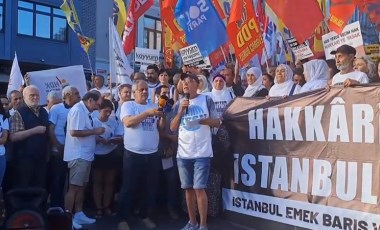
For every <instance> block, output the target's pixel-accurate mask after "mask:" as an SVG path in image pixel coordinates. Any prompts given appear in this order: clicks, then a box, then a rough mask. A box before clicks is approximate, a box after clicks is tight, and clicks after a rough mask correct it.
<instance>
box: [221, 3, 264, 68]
mask: <svg viewBox="0 0 380 230" xmlns="http://www.w3.org/2000/svg"><path fill="white" fill-rule="evenodd" d="M227 33H228V36H229V37H230V41H231V43H232V45H233V46H234V48H235V54H236V58H237V59H238V60H239V64H240V65H242V66H243V65H244V64H245V63H247V62H249V60H251V59H252V57H253V56H255V54H257V53H259V52H261V51H262V50H263V47H264V42H263V39H262V37H261V34H260V28H259V25H258V24H257V22H256V16H255V10H254V9H253V3H252V1H251V0H235V1H233V4H232V7H231V15H230V18H229V20H228V25H227Z"/></svg>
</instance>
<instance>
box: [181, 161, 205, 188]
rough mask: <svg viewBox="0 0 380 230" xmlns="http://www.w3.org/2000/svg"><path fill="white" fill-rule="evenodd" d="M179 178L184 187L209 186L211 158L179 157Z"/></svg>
mask: <svg viewBox="0 0 380 230" xmlns="http://www.w3.org/2000/svg"><path fill="white" fill-rule="evenodd" d="M177 165H178V172H179V178H180V180H181V188H183V189H189V188H193V189H205V188H207V181H208V176H209V174H210V158H209V157H205V158H196V159H182V158H177Z"/></svg>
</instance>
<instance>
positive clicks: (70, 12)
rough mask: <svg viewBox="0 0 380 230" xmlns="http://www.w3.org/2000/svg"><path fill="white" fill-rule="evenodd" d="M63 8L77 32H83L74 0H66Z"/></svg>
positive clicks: (68, 21)
mask: <svg viewBox="0 0 380 230" xmlns="http://www.w3.org/2000/svg"><path fill="white" fill-rule="evenodd" d="M61 10H62V11H63V12H64V13H65V15H66V19H67V23H68V24H69V26H70V27H71V29H73V30H74V32H75V33H81V30H82V29H81V27H80V23H79V19H78V15H77V12H76V10H75V7H74V3H73V1H72V0H69V2H67V0H64V1H63V3H62V5H61Z"/></svg>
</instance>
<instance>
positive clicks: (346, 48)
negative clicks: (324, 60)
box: [330, 45, 356, 55]
mask: <svg viewBox="0 0 380 230" xmlns="http://www.w3.org/2000/svg"><path fill="white" fill-rule="evenodd" d="M336 53H342V54H353V55H356V49H355V48H354V47H352V46H349V45H342V46H339V47H338V49H336V50H333V51H331V52H330V54H332V55H335V54H336Z"/></svg>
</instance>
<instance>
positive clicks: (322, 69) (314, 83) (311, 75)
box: [299, 59, 329, 93]
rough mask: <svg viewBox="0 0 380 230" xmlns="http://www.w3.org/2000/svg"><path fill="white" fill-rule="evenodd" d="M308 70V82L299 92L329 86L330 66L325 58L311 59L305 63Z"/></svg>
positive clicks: (306, 70)
mask: <svg viewBox="0 0 380 230" xmlns="http://www.w3.org/2000/svg"><path fill="white" fill-rule="evenodd" d="M303 69H304V72H306V73H307V74H306V76H305V77H307V79H306V83H305V84H304V85H303V86H302V88H301V90H300V92H299V93H304V92H308V91H312V90H316V89H322V88H325V87H326V86H327V81H328V79H329V67H328V65H327V63H326V62H325V61H324V60H319V59H316V60H311V61H308V62H306V63H305V64H303Z"/></svg>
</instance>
